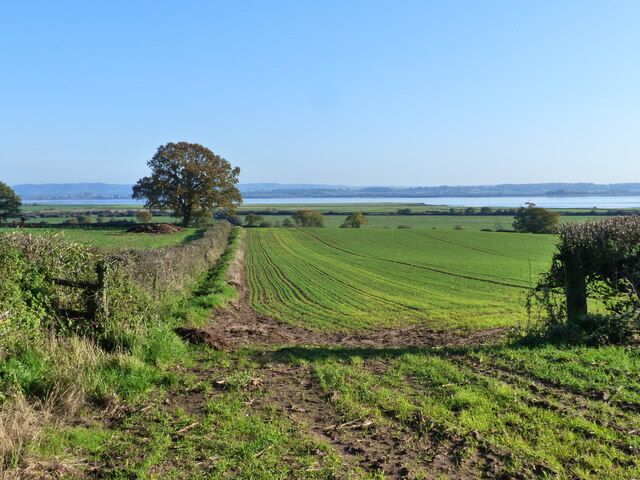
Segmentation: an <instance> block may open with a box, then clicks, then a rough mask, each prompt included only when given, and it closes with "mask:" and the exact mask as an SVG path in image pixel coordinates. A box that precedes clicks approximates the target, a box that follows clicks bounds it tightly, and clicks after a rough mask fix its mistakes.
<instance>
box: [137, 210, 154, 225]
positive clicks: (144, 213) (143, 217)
mask: <svg viewBox="0 0 640 480" xmlns="http://www.w3.org/2000/svg"><path fill="white" fill-rule="evenodd" d="M152 218H153V214H152V213H151V212H150V211H149V210H140V211H139V212H138V213H136V220H138V222H140V223H149V222H150V221H151V219H152Z"/></svg>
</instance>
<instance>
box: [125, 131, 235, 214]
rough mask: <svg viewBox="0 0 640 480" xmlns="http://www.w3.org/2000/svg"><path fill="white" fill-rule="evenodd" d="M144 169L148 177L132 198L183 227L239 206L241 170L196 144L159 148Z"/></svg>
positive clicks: (176, 144)
mask: <svg viewBox="0 0 640 480" xmlns="http://www.w3.org/2000/svg"><path fill="white" fill-rule="evenodd" d="M147 165H148V166H149V167H150V168H151V175H150V176H148V177H144V178H141V179H140V180H138V182H137V183H136V184H135V185H134V186H133V194H132V197H133V198H137V199H146V200H147V202H146V207H147V208H158V209H168V210H171V211H172V215H173V216H174V217H178V218H182V225H183V226H185V227H186V226H189V224H190V223H191V222H192V220H193V219H194V217H196V216H197V217H204V216H209V217H210V216H211V215H212V214H213V212H214V210H215V209H216V208H224V209H225V210H227V211H228V212H230V213H233V212H235V208H236V207H237V206H238V205H239V204H240V203H241V202H242V196H241V195H240V191H239V190H238V189H237V188H236V184H237V183H238V175H239V174H240V168H239V167H235V168H234V167H232V166H231V164H230V163H229V162H228V161H227V160H225V159H224V158H222V157H220V156H219V155H216V154H214V153H213V152H212V151H211V150H209V149H208V148H206V147H203V146H202V145H199V144H197V143H187V142H179V143H167V144H166V145H162V146H160V147H158V151H157V152H156V153H155V155H154V156H153V158H151V160H149V161H148V162H147Z"/></svg>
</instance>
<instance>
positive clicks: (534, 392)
mask: <svg viewBox="0 0 640 480" xmlns="http://www.w3.org/2000/svg"><path fill="white" fill-rule="evenodd" d="M514 352H515V354H516V355H521V356H523V357H525V358H527V359H528V360H529V361H531V362H534V363H537V364H538V365H539V366H540V369H539V370H538V371H537V372H527V373H524V372H519V371H518V372H517V373H514V372H513V371H512V369H510V368H508V367H505V369H504V371H503V370H501V369H496V368H494V366H493V360H494V359H495V358H498V359H507V358H509V357H510V356H512V355H513V354H514ZM307 353H313V351H311V352H305V351H304V350H300V351H299V352H295V353H291V354H290V355H291V358H290V360H291V361H294V360H295V361H298V362H305V361H311V362H313V363H312V365H313V375H314V376H315V378H316V379H317V381H318V383H319V385H320V387H321V389H322V391H324V392H325V393H326V394H328V395H330V398H333V401H332V404H333V406H334V407H335V408H336V409H338V410H339V411H340V412H342V413H343V415H345V418H354V419H360V420H364V419H374V421H375V422H384V421H386V419H391V421H392V422H393V423H396V424H399V425H401V426H403V427H404V428H408V429H410V430H413V431H415V434H416V435H418V436H421V435H424V436H429V437H430V438H432V441H433V442H436V443H447V442H456V441H457V442H460V444H459V445H458V449H459V453H458V455H459V456H460V460H459V461H460V463H461V464H464V463H465V461H468V462H469V463H471V464H476V465H477V467H478V468H480V469H482V468H485V467H487V466H486V465H483V464H482V461H481V458H482V455H484V454H486V453H487V452H493V453H494V454H495V455H497V456H499V457H500V459H501V460H500V464H499V465H494V466H493V468H497V469H498V471H495V472H491V473H493V474H494V475H496V476H499V474H502V475H509V476H511V475H520V476H524V477H526V478H534V477H541V478H619V479H624V478H635V476H637V475H638V473H640V458H639V457H638V456H637V452H638V451H640V437H638V435H637V433H636V432H637V431H638V427H639V426H640V420H639V419H638V417H637V416H636V415H635V409H634V407H632V406H630V405H629V404H622V403H616V401H615V400H610V399H608V398H604V397H599V399H594V396H592V394H591V390H590V388H591V387H593V384H592V383H591V382H590V381H589V377H586V378H585V377H584V372H583V371H582V369H581V368H580V367H578V368H572V367H571V365H572V364H573V363H574V362H575V363H576V364H578V365H579V364H581V363H582V361H581V359H582V358H583V354H584V353H585V352H584V350H583V349H569V350H564V351H560V354H559V351H558V350H557V349H541V350H535V349H533V350H529V349H526V350H522V349H514V348H512V347H497V348H493V349H485V350H479V351H474V350H458V351H446V350H445V351H443V350H437V349H436V350H431V349H409V350H407V349H404V350H403V349H399V350H396V351H392V350H391V351H390V350H384V349H380V350H375V349H368V350H367V349H362V350H361V351H354V350H352V351H350V352H343V351H341V349H335V350H333V351H325V352H324V355H317V353H316V354H315V355H307ZM559 356H560V357H565V358H566V359H567V361H566V363H565V362H563V365H566V367H565V368H564V376H565V378H566V379H568V380H569V381H570V382H571V379H573V382H571V383H573V384H575V383H580V382H583V385H582V387H581V388H579V389H575V390H569V391H567V389H565V388H564V387H563V384H555V385H556V386H555V387H554V388H547V387H546V386H545V385H546V383H545V382H547V381H548V380H549V378H548V375H547V374H546V373H545V371H548V370H550V371H553V370H554V368H555V365H556V362H557V360H558V357H559ZM589 357H590V361H595V362H604V363H609V362H610V361H611V359H612V358H615V359H616V362H621V363H624V364H627V363H631V364H634V368H633V370H632V371H633V372H634V373H635V374H636V375H637V373H638V371H639V368H638V364H637V352H635V353H634V352H630V351H628V350H624V349H621V348H615V347H611V348H604V349H591V350H590V351H589ZM307 358H310V360H307ZM381 359H384V361H382V360H381ZM381 365H383V367H381ZM374 367H375V368H374ZM381 369H383V370H384V372H383V373H381ZM638 382H639V380H638V379H637V378H636V379H635V380H634V381H632V382H631V383H630V384H629V385H628V388H629V389H630V390H633V389H636V388H638V386H640V384H639V383H638ZM615 383H616V382H615V381H613V380H612V379H611V378H610V379H609V381H608V382H606V383H605V384H604V385H603V387H604V386H606V388H607V389H615ZM336 392H337V393H336ZM483 452H484V453H483Z"/></svg>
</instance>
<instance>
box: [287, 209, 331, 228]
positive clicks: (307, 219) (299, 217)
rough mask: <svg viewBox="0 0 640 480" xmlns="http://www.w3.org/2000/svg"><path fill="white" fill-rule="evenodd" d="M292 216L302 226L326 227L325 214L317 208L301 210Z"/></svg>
mask: <svg viewBox="0 0 640 480" xmlns="http://www.w3.org/2000/svg"><path fill="white" fill-rule="evenodd" d="M291 218H292V219H293V221H294V222H295V224H296V225H300V226H301V227H324V215H323V214H322V213H320V212H318V211H316V210H300V211H298V212H296V213H294V214H293V215H292V216H291Z"/></svg>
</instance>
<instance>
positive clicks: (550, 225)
mask: <svg viewBox="0 0 640 480" xmlns="http://www.w3.org/2000/svg"><path fill="white" fill-rule="evenodd" d="M526 205H527V207H526V208H525V207H520V208H519V209H518V211H517V212H516V214H515V216H514V217H513V218H514V220H513V228H515V229H516V231H517V232H523V233H556V232H557V231H558V224H559V223H560V215H559V214H558V212H554V211H553V210H547V209H546V208H541V207H536V204H535V203H528V202H527V204H526Z"/></svg>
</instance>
